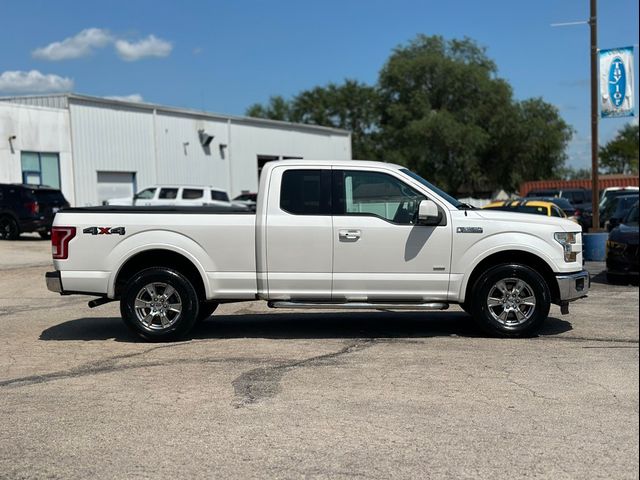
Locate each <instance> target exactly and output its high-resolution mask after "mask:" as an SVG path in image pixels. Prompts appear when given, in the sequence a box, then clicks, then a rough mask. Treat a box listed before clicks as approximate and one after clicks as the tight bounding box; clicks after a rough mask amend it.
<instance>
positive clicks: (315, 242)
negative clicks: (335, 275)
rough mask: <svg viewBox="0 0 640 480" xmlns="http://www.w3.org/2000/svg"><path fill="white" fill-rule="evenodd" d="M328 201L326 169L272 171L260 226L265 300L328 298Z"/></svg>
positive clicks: (329, 285) (329, 275)
mask: <svg viewBox="0 0 640 480" xmlns="http://www.w3.org/2000/svg"><path fill="white" fill-rule="evenodd" d="M330 197H331V169H330V167H327V168H324V169H323V168H318V167H309V168H305V167H276V168H274V169H273V171H272V174H271V179H270V184H269V195H268V197H267V202H268V203H267V215H266V225H265V228H266V252H265V254H266V266H267V284H268V286H267V288H268V291H269V299H270V300H289V299H306V300H329V299H330V298H331V268H332V257H333V242H332V235H333V233H332V232H333V229H332V217H331V208H330V206H331V205H330Z"/></svg>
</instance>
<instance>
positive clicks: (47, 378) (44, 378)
mask: <svg viewBox="0 0 640 480" xmlns="http://www.w3.org/2000/svg"><path fill="white" fill-rule="evenodd" d="M181 345H189V343H176V344H170V345H159V346H155V347H151V348H147V349H145V350H143V351H141V352H134V353H127V354H123V355H115V356H113V357H108V358H105V359H102V360H97V361H94V362H87V363H84V364H82V365H79V366H77V367H74V368H70V369H67V370H59V371H57V372H49V373H43V374H41V375H29V376H26V377H18V378H10V379H8V380H0V388H2V387H18V386H28V385H35V384H38V383H47V382H52V381H55V380H63V379H68V378H77V377H85V376H88V375H96V374H99V373H109V372H115V371H119V370H129V369H132V368H146V367H155V366H160V365H166V364H170V363H203V362H204V361H206V359H197V360H190V359H186V360H184V359H174V360H170V361H168V362H167V361H157V362H148V363H143V364H126V363H125V364H122V363H121V362H122V361H123V360H128V359H131V358H134V357H140V356H143V355H147V354H149V353H151V352H153V351H156V350H162V349H166V348H174V347H178V346H181ZM209 360H211V359H209Z"/></svg>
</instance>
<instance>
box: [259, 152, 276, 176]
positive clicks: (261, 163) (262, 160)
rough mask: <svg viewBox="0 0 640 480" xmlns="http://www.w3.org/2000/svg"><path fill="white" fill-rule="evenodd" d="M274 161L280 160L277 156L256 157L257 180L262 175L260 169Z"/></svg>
mask: <svg viewBox="0 0 640 480" xmlns="http://www.w3.org/2000/svg"><path fill="white" fill-rule="evenodd" d="M275 160H280V157H279V156H277V155H258V178H260V175H262V169H263V168H264V166H265V165H266V164H267V163H269V162H273V161H275Z"/></svg>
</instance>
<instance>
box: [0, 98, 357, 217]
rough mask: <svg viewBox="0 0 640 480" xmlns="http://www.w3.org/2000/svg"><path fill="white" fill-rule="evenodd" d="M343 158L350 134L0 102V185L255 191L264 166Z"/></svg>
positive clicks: (87, 101) (55, 102)
mask: <svg viewBox="0 0 640 480" xmlns="http://www.w3.org/2000/svg"><path fill="white" fill-rule="evenodd" d="M287 158H305V159H324V158H326V159H329V158H331V159H350V158H351V134H350V132H348V131H345V130H338V129H333V128H326V127H317V126H312V125H301V124H293V123H287V122H278V121H273V120H263V119H256V118H249V117H237V116H229V115H219V114H214V113H208V112H200V111H194V110H187V109H181V108H173V107H167V106H162V105H153V104H146V103H135V102H124V101H119V100H110V99H105V98H100V97H89V96H84V95H76V94H61V95H43V96H28V97H10V98H1V99H0V183H36V184H45V185H51V186H55V187H59V188H61V189H62V191H63V193H64V195H65V197H66V198H67V200H69V203H71V205H74V206H84V205H99V204H100V203H101V202H102V200H105V199H107V198H115V197H125V196H130V195H132V194H133V193H134V192H135V191H138V190H140V189H142V188H143V187H146V186H149V185H154V184H180V185H211V186H213V187H217V188H221V189H224V190H226V191H228V192H229V194H230V196H232V197H233V196H235V195H237V194H239V193H241V192H242V191H247V190H248V191H252V192H255V191H256V190H257V188H258V175H259V170H260V169H261V168H262V165H264V163H265V162H267V161H272V160H278V159H287Z"/></svg>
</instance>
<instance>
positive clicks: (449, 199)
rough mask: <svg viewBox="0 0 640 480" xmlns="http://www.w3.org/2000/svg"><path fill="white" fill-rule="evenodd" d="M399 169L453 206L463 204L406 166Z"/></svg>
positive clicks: (457, 206)
mask: <svg viewBox="0 0 640 480" xmlns="http://www.w3.org/2000/svg"><path fill="white" fill-rule="evenodd" d="M400 171H401V172H402V173H404V174H406V175H409V176H410V177H411V178H413V179H414V180H417V181H418V182H420V183H421V184H422V185H424V186H425V187H427V188H428V189H429V190H432V191H434V192H435V193H436V194H437V195H439V196H440V197H442V198H444V199H445V200H446V201H447V202H449V203H450V204H451V205H453V206H454V207H456V208H459V207H461V206H463V203H462V202H460V201H458V200H456V199H455V198H453V197H452V196H451V195H449V194H448V193H447V192H445V191H444V190H440V189H439V188H438V187H436V186H434V185H432V184H431V183H430V182H428V181H426V180H425V179H424V178H422V177H421V176H420V175H418V174H417V173H413V172H412V171H411V170H407V169H406V168H402V169H400Z"/></svg>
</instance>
